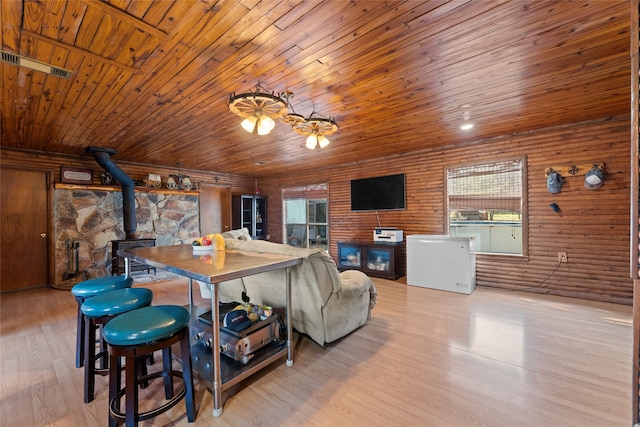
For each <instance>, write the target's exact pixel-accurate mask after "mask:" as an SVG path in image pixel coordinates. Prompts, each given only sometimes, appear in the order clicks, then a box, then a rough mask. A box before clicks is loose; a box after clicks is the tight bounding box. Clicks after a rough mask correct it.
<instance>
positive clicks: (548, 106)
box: [0, 0, 631, 177]
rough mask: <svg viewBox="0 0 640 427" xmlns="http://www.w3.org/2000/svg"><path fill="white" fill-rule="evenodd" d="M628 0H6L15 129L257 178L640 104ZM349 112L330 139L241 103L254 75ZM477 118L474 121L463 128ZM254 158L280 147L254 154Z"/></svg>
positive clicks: (324, 107) (58, 141) (328, 110)
mask: <svg viewBox="0 0 640 427" xmlns="http://www.w3.org/2000/svg"><path fill="white" fill-rule="evenodd" d="M630 9H631V8H630V6H629V2H627V1H602V0H595V1H582V0H578V1H572V2H568V1H543V0H532V1H520V0H518V1H488V0H487V1H485V0H474V1H464V0H432V1H415V0H411V1H393V0H388V1H380V0H373V1H343V0H330V1H301V0H281V1H280V0H264V1H257V0H244V1H217V0H175V1H169V0H112V1H106V2H101V1H93V0H82V1H80V0H69V1H64V0H38V1H36V0H0V14H1V19H2V32H1V37H2V38H1V44H2V49H3V50H5V51H8V52H12V53H16V54H19V55H23V56H25V57H28V58H32V59H35V60H37V61H41V62H44V63H49V64H52V65H55V66H56V67H61V68H64V69H67V70H70V71H72V72H73V75H72V77H71V78H70V79H68V80H66V79H62V78H58V77H54V76H50V75H47V74H44V73H42V72H37V71H32V70H30V69H27V68H23V67H18V66H15V65H9V64H2V66H0V73H1V74H0V76H1V81H2V100H1V104H0V105H1V109H2V117H1V118H2V127H1V132H2V134H1V145H2V146H4V147H13V148H20V149H28V150H41V151H47V152H57V153H65V154H71V155H85V154H84V153H85V147H86V146H88V145H92V146H100V147H105V148H112V149H116V150H118V154H117V155H116V156H115V157H114V159H116V160H124V161H130V162H138V163H146V164H157V165H164V166H174V165H176V164H177V163H178V162H180V163H182V165H183V167H184V168H187V169H198V170H211V171H216V172H222V173H225V172H226V173H236V174H243V175H251V176H256V177H264V176H277V175H281V174H286V173H289V172H291V171H301V170H305V169H309V168H313V169H315V168H323V167H326V166H328V165H335V164H344V163H351V162H357V161H360V160H363V159H368V158H378V157H384V156H391V155H395V154H407V153H411V152H412V151H415V150H423V149H426V148H430V147H436V148H437V147H440V146H444V145H448V144H457V143H463V142H467V141H478V140H483V139H485V138H490V137H493V136H499V135H508V134H512V133H516V132H523V131H528V130H533V129H539V128H545V127H549V126H556V125H562V124H568V123H575V122H581V121H586V120H593V119H599V118H603V117H609V116H614V115H620V114H629V110H630V107H629V105H630V86H629V84H630V61H629V44H630V35H629V27H630ZM258 83H260V85H261V86H262V87H263V88H265V89H267V90H268V91H270V92H271V91H273V92H275V93H280V92H284V91H292V92H293V93H294V97H293V99H292V100H291V104H292V107H293V109H294V110H295V112H296V113H298V114H302V115H304V116H305V117H306V116H309V115H310V114H311V113H312V112H316V113H318V114H319V115H320V116H325V117H326V116H331V117H335V120H336V121H337V122H338V125H339V126H340V129H339V130H338V132H337V133H335V134H334V135H333V136H331V137H330V140H331V144H330V145H329V146H328V147H326V148H324V149H322V150H320V149H315V150H309V149H307V148H305V146H304V143H305V137H303V136H300V135H298V134H296V133H294V132H293V131H292V130H291V128H290V127H289V126H287V125H285V124H282V123H278V124H276V128H275V129H274V130H273V131H272V132H271V134H269V135H266V136H254V135H252V134H249V133H247V132H245V131H244V130H243V129H242V128H241V127H240V118H238V117H237V116H235V115H234V114H232V113H231V112H230V111H229V108H228V102H229V94H230V93H231V92H236V93H243V92H248V91H249V90H252V89H255V87H256V84H258ZM465 118H468V119H469V120H471V121H472V122H474V123H475V127H474V128H473V129H472V130H471V131H468V132H462V131H461V130H460V129H459V128H458V126H459V125H460V124H461V122H462V121H463V120H464V119H465ZM256 162H265V164H263V165H261V166H257V165H256V164H255V163H256Z"/></svg>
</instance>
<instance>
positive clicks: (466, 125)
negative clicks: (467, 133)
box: [460, 123, 473, 130]
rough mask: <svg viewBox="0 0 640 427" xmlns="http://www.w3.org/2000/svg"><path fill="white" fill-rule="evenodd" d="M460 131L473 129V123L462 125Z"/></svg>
mask: <svg viewBox="0 0 640 427" xmlns="http://www.w3.org/2000/svg"><path fill="white" fill-rule="evenodd" d="M460 129H462V130H469V129H473V123H463V124H461V125H460Z"/></svg>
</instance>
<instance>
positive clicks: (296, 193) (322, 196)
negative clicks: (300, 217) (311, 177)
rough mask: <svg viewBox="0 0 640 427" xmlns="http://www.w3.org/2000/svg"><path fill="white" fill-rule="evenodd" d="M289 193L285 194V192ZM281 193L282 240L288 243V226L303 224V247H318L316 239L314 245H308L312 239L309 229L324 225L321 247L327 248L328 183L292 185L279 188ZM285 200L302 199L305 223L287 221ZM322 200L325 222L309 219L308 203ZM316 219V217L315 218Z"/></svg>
mask: <svg viewBox="0 0 640 427" xmlns="http://www.w3.org/2000/svg"><path fill="white" fill-rule="evenodd" d="M287 193H289V195H288V196H287V195H286V194H287ZM281 194H282V235H283V236H282V238H283V242H285V243H286V244H289V243H288V240H289V236H288V226H289V225H292V226H304V228H305V243H304V246H302V247H304V248H311V247H318V242H317V241H316V246H310V240H312V239H311V238H310V236H309V230H310V229H312V228H314V227H318V226H319V227H325V230H326V233H325V234H326V236H325V237H324V240H325V242H324V244H323V245H322V247H323V248H324V249H325V250H327V251H328V250H329V185H328V183H319V184H310V185H303V186H294V187H284V188H282V190H281ZM287 200H303V201H304V207H305V212H304V214H305V223H304V224H302V223H291V224H289V223H288V222H287ZM315 202H322V203H324V205H325V216H326V218H325V220H326V222H324V223H321V222H317V221H316V222H311V221H310V217H309V214H310V209H309V205H310V203H315ZM315 219H316V220H317V218H315Z"/></svg>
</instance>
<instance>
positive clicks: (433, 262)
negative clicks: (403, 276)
mask: <svg viewBox="0 0 640 427" xmlns="http://www.w3.org/2000/svg"><path fill="white" fill-rule="evenodd" d="M472 250H473V238H471V237H450V236H440V235H428V234H413V235H408V236H407V285H412V286H421V287H423V288H431V289H440V290H444V291H451V292H459V293H463V294H470V293H471V292H473V290H474V289H475V288H476V255H475V253H473V251H472Z"/></svg>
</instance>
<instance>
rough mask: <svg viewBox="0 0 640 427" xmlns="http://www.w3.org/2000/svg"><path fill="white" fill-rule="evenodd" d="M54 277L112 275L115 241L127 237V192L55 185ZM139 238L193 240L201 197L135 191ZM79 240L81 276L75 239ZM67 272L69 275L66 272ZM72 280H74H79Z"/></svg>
mask: <svg viewBox="0 0 640 427" xmlns="http://www.w3.org/2000/svg"><path fill="white" fill-rule="evenodd" d="M54 198H55V200H54V206H55V212H54V228H55V230H54V231H55V233H54V235H55V236H56V240H55V263H54V264H55V275H54V277H55V282H56V283H62V282H64V281H66V280H69V279H68V277H69V273H72V274H73V276H74V279H75V280H78V279H80V280H82V279H84V278H86V279H92V278H95V277H103V276H107V275H110V274H111V253H110V252H111V241H112V240H120V239H124V238H125V232H124V226H123V219H122V215H123V209H122V192H120V191H102V190H89V189H80V188H79V189H66V188H56V189H55V193H54ZM135 199H136V223H137V230H136V232H137V236H136V237H137V238H153V239H156V246H165V245H174V244H179V243H189V242H191V241H192V240H193V239H194V238H196V237H198V236H199V234H200V233H199V227H200V226H199V224H200V218H199V200H198V196H197V195H195V194H193V193H191V194H179V193H177V194H176V193H166V194H165V193H162V192H144V191H136V193H135ZM75 242H78V243H79V248H78V267H77V273H78V274H77V276H76V265H75V262H73V260H72V262H71V263H70V262H69V261H70V258H69V257H70V256H71V257H72V258H73V257H74V256H75V249H73V248H72V249H69V246H71V247H73V243H75ZM65 272H67V274H65ZM74 279H71V280H74Z"/></svg>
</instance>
